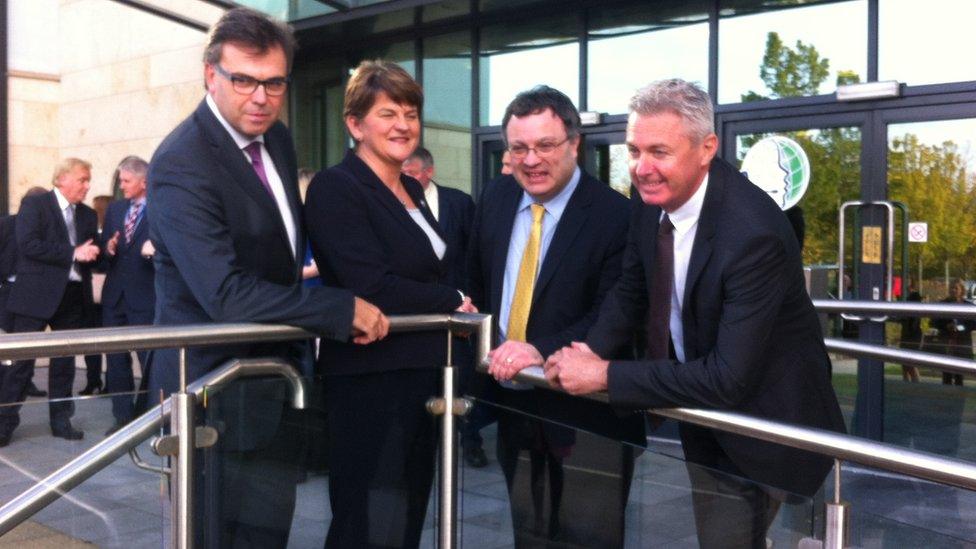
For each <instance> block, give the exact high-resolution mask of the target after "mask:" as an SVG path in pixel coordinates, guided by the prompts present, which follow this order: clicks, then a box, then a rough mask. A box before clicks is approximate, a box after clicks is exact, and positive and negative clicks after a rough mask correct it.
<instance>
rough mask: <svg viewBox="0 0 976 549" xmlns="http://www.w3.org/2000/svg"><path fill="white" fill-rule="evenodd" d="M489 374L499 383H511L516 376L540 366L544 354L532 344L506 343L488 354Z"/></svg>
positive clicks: (520, 342) (522, 342) (521, 342)
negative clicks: (525, 370)
mask: <svg viewBox="0 0 976 549" xmlns="http://www.w3.org/2000/svg"><path fill="white" fill-rule="evenodd" d="M488 360H489V361H490V362H489V363H488V373H489V374H491V375H492V376H494V378H495V379H497V380H498V381H509V380H511V379H512V378H513V377H515V374H517V373H519V372H521V371H522V370H524V369H526V368H528V367H529V366H538V365H540V364H542V362H543V361H544V359H543V358H542V354H540V353H539V351H538V350H537V349H536V348H535V347H534V346H533V345H532V344H530V343H525V342H524V341H506V342H505V343H502V344H501V345H499V346H498V347H496V348H495V350H494V351H492V352H490V353H488Z"/></svg>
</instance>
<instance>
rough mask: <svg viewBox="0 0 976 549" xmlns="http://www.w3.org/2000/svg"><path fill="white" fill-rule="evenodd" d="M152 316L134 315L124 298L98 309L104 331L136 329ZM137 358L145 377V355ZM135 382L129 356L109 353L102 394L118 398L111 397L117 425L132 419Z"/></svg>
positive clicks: (142, 313) (146, 312)
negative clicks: (116, 327) (112, 328)
mask: <svg viewBox="0 0 976 549" xmlns="http://www.w3.org/2000/svg"><path fill="white" fill-rule="evenodd" d="M152 322H153V312H152V311H151V310H149V311H134V310H132V309H131V308H130V307H128V306H127V304H126V302H125V298H122V299H121V300H119V302H118V303H117V304H116V305H115V306H112V307H109V306H103V307H102V325H103V326H105V327H106V328H108V327H114V326H138V325H141V324H152ZM136 354H137V355H138V357H139V369H140V371H141V372H142V373H143V376H145V373H146V358H147V356H148V354H149V352H148V351H139V352H138V353H136ZM135 387H136V386H135V379H134V378H133V376H132V354H131V353H113V354H110V355H108V368H107V369H106V372H105V391H106V392H107V393H110V394H113V395H114V394H115V393H125V394H119V395H116V396H113V397H112V415H113V416H115V421H116V422H117V423H126V422H128V421H130V420H131V419H132V418H133V416H134V411H133V410H134V409H133V403H134V397H133V395H132V392H133V391H135Z"/></svg>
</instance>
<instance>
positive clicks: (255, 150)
mask: <svg viewBox="0 0 976 549" xmlns="http://www.w3.org/2000/svg"><path fill="white" fill-rule="evenodd" d="M244 151H245V152H247V155H248V156H250V157H251V167H253V168H254V173H256V174H258V179H260V180H261V183H262V184H263V185H264V190H266V191H268V194H270V195H271V198H272V199H273V198H274V192H272V190H271V184H269V183H268V174H267V173H265V171H264V161H263V160H261V142H260V141H252V142H251V143H250V144H248V146H246V147H244Z"/></svg>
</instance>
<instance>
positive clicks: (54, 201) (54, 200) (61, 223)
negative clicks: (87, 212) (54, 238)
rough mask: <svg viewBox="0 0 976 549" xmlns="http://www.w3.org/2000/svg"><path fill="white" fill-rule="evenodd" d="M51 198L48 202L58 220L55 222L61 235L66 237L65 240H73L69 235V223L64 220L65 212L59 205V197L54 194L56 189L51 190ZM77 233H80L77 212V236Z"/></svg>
mask: <svg viewBox="0 0 976 549" xmlns="http://www.w3.org/2000/svg"><path fill="white" fill-rule="evenodd" d="M49 198H50V200H49V201H48V204H49V205H50V207H51V213H52V214H53V215H54V219H55V220H56V221H55V222H54V224H55V226H57V227H58V231H59V232H60V233H61V237H62V238H63V239H64V241H65V242H71V237H70V236H68V224H67V223H66V222H65V220H64V214H63V213H62V212H61V208H60V206H58V197H57V195H55V194H54V191H51V193H50V195H49ZM77 235H78V216H77V213H76V215H75V236H77ZM76 245H77V244H76Z"/></svg>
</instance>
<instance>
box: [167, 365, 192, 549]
mask: <svg viewBox="0 0 976 549" xmlns="http://www.w3.org/2000/svg"><path fill="white" fill-rule="evenodd" d="M179 368H180V372H179V375H180V391H179V392H178V393H175V394H173V395H171V397H170V398H171V399H172V412H171V414H170V429H171V430H170V432H171V433H172V434H173V435H175V436H176V437H177V440H178V445H179V449H178V451H177V454H176V467H175V468H174V474H173V475H170V486H171V488H172V502H171V504H172V519H171V521H170V522H171V525H172V533H173V537H172V539H173V547H176V548H178V549H192V547H193V518H194V513H193V473H194V471H193V457H194V456H193V454H194V450H195V448H196V443H195V440H194V435H195V434H196V433H195V430H196V425H195V418H194V406H195V405H196V399H195V398H194V395H192V394H190V393H188V392H187V390H186V348H185V347H181V348H180V366H179Z"/></svg>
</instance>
